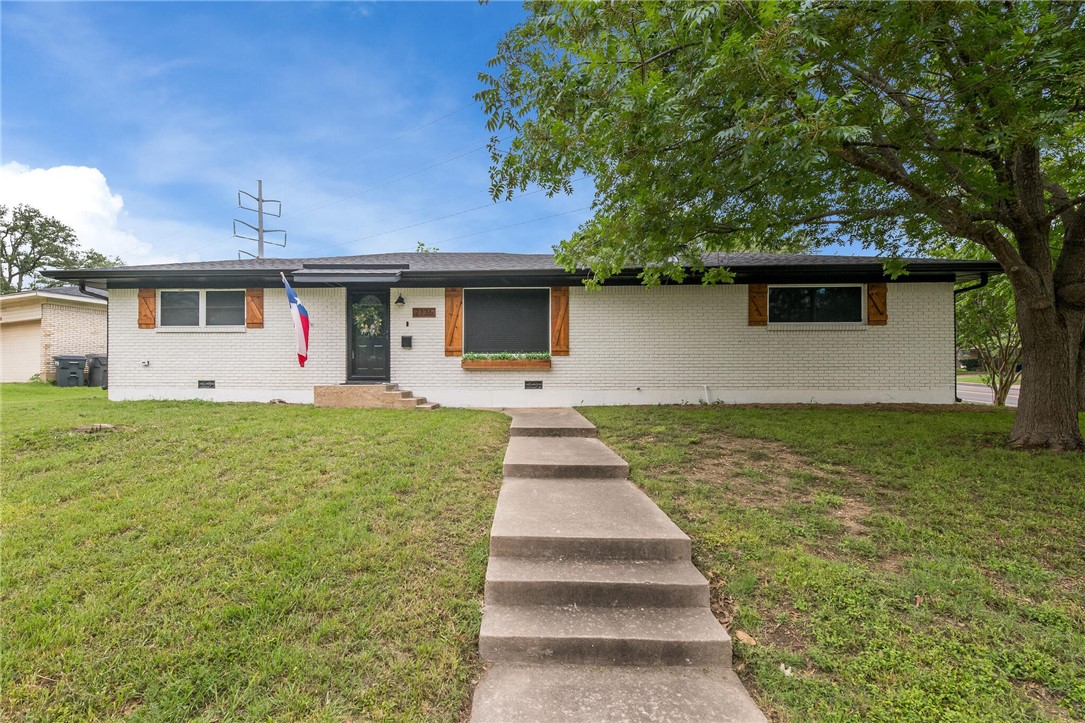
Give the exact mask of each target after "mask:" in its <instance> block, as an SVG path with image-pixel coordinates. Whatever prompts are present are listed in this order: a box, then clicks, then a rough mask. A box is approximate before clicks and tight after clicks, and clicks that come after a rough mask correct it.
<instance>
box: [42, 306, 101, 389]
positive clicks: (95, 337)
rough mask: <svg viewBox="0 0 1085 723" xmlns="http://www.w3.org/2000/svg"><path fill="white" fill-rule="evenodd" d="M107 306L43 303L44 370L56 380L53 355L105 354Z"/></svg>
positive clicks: (45, 377) (51, 378)
mask: <svg viewBox="0 0 1085 723" xmlns="http://www.w3.org/2000/svg"><path fill="white" fill-rule="evenodd" d="M106 315H107V313H106V309H105V307H104V306H101V307H93V308H92V307H83V306H73V305H71V304H54V303H49V302H46V303H44V304H42V305H41V369H42V374H43V378H44V379H48V380H50V381H51V380H53V379H56V367H55V366H54V365H53V357H54V356H59V355H61V354H75V355H79V356H82V355H84V354H105V353H106Z"/></svg>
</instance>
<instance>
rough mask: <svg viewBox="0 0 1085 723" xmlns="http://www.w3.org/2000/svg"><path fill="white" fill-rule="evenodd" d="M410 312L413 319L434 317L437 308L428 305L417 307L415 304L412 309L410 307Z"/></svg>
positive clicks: (435, 316)
mask: <svg viewBox="0 0 1085 723" xmlns="http://www.w3.org/2000/svg"><path fill="white" fill-rule="evenodd" d="M411 312H412V316H414V318H415V319H436V318H437V309H436V308H435V307H432V306H429V307H418V306H416V307H414V308H413V309H411Z"/></svg>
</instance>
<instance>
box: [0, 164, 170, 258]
mask: <svg viewBox="0 0 1085 723" xmlns="http://www.w3.org/2000/svg"><path fill="white" fill-rule="evenodd" d="M0 203H3V204H6V205H9V206H15V205H17V204H20V203H25V204H28V205H30V206H33V207H34V208H36V209H38V210H39V211H41V212H42V213H44V214H46V215H49V216H53V217H54V218H56V219H58V220H59V221H61V222H62V223H65V224H67V225H68V226H71V228H72V230H73V231H75V234H76V236H77V237H78V238H79V243H80V245H82V246H83V247H84V248H89V249H94V250H95V251H100V252H101V253H104V254H107V255H109V256H120V257H121V258H122V259H123V260H124V262H125V263H126V264H140V263H161V262H165V261H172V260H175V259H173V258H172V257H163V256H161V255H159V254H156V253H155V251H154V249H153V248H152V246H151V245H150V244H149V243H146V242H144V241H142V240H140V239H139V238H138V237H137V236H136V235H135V234H134V233H132V231H130V230H128V229H127V228H125V226H127V225H128V224H127V220H128V219H127V215H126V214H125V212H124V199H123V198H121V196H120V195H119V194H115V193H113V192H112V191H110V190H109V183H108V182H107V181H106V178H105V176H104V175H102V172H101V171H99V170H98V169H97V168H88V167H86V166H56V167H53V168H30V167H29V166H25V165H23V164H21V163H16V162H14V161H13V162H10V163H6V164H4V165H2V166H0Z"/></svg>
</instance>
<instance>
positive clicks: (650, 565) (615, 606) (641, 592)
mask: <svg viewBox="0 0 1085 723" xmlns="http://www.w3.org/2000/svg"><path fill="white" fill-rule="evenodd" d="M506 412H507V413H508V414H509V415H510V416H511V417H512V426H511V439H510V440H509V447H508V451H507V452H506V454H505V483H504V485H503V486H502V488H501V494H500V496H499V497H498V500H497V511H496V512H495V514H494V523H493V528H492V531H491V534H490V562H489V566H488V568H487V570H486V606H485V610H484V611H483V616H482V630H481V633H480V635H479V651H480V652H481V654H482V657H483V658H484V659H485V660H486V661H488V662H489V663H491V664H492V666H491V667H490V669H489V670H488V671H487V672H486V674H485V675H484V676H483V678H482V680H481V681H479V684H478V686H477V688H476V689H475V697H474V707H473V709H472V713H471V720H472V721H474V722H475V723H491V722H493V723H497V722H500V723H513V722H515V721H540V722H541V721H547V722H550V721H585V722H587V721H592V722H593V723H594V722H596V721H599V722H606V721H615V722H616V721H735V722H738V721H750V722H754V721H764V720H765V717H764V716H763V715H762V714H761V711H760V710H758V708H757V706H756V705H755V704H754V702H753V700H752V699H751V698H750V696H749V694H748V693H747V692H746V689H745V688H743V686H742V683H741V682H740V681H739V680H738V678H737V677H736V676H735V674H734V673H733V672H732V671H731V639H730V637H729V636H728V635H727V631H725V630H724V629H723V627H722V626H721V625H720V624H719V622H717V621H716V619H715V617H714V616H713V615H712V611H711V610H710V609H709V597H708V582H707V581H706V580H705V578H704V577H703V576H702V575H701V573H700V572H698V571H697V569H696V568H695V567H694V566H693V564H692V563H691V562H690V541H689V537H688V536H686V534H685V533H683V532H682V531H681V530H680V529H678V527H677V526H676V525H675V524H674V523H673V522H671V520H670V519H669V518H668V517H667V515H665V514H664V513H663V511H662V510H660V509H659V508H658V507H657V506H656V505H655V504H654V503H653V502H652V501H651V500H650V499H648V497H647V496H646V495H645V494H644V493H643V492H641V491H640V490H639V489H637V488H636V487H634V486H633V484H632V483H631V482H629V481H628V479H627V477H628V475H629V465H628V464H626V462H625V461H624V460H622V458H621V457H619V456H618V455H616V454H615V453H614V452H613V451H612V450H611V449H610V448H609V447H607V446H606V445H605V444H603V443H602V442H600V441H599V440H598V439H596V438H595V436H596V430H595V427H594V426H593V425H592V424H591V423H590V422H588V420H586V419H584V417H582V416H581V415H580V414H578V413H577V412H576V411H574V410H572V409H523V410H519V409H513V410H506Z"/></svg>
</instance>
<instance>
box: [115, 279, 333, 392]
mask: <svg viewBox="0 0 1085 723" xmlns="http://www.w3.org/2000/svg"><path fill="white" fill-rule="evenodd" d="M297 292H298V296H299V297H300V298H301V302H302V304H304V305H305V308H306V309H307V310H308V311H309V319H310V325H311V327H310V332H309V360H308V361H307V362H306V365H305V368H301V367H299V366H298V358H297V353H296V352H295V343H294V326H293V320H292V318H291V316H290V307H289V305H288V304H287V301H286V292H285V291H284V290H283V288H282V287H277V288H267V289H264V328H262V329H233V328H231V329H229V330H216V329H209V330H208V329H205V330H193V331H190V330H176V329H163V328H158V329H140V328H139V327H138V324H137V293H138V292H137V290H136V289H111V290H110V297H109V335H110V357H109V398H110V399H211V400H216V401H268V400H270V399H284V400H286V401H290V402H304V403H311V402H312V400H313V386H314V385H317V384H339V383H341V382H343V381H344V380H345V379H346V322H345V320H344V318H343V315H344V313H345V309H346V292H345V290H343V289H330V288H324V289H304V288H303V289H297ZM144 362H148V363H147V365H144ZM199 380H213V381H214V382H215V388H214V389H198V388H197V382H198V381H199Z"/></svg>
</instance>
